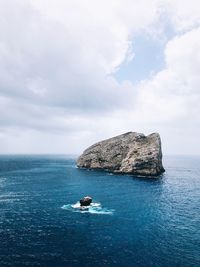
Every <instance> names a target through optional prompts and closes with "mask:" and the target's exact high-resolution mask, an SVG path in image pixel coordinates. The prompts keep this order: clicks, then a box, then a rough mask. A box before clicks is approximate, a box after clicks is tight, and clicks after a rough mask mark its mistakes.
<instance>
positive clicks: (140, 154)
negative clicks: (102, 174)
mask: <svg viewBox="0 0 200 267" xmlns="http://www.w3.org/2000/svg"><path fill="white" fill-rule="evenodd" d="M77 166H78V167H80V168H87V169H102V170H108V171H111V172H114V173H124V174H133V175H139V176H158V175H160V174H161V173H163V172H164V171H165V170H164V168H163V165H162V150H161V140H160V135H159V134H158V133H152V134H150V135H148V136H145V135H144V134H141V133H135V132H128V133H125V134H122V135H119V136H116V137H113V138H110V139H107V140H104V141H101V142H98V143H96V144H94V145H92V146H90V147H89V148H87V149H86V150H85V151H84V152H83V154H82V155H81V156H80V157H79V159H78V161H77Z"/></svg>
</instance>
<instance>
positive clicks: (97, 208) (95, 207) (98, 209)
mask: <svg viewBox="0 0 200 267" xmlns="http://www.w3.org/2000/svg"><path fill="white" fill-rule="evenodd" d="M61 208H62V209H64V210H68V211H72V212H79V213H91V214H105V215H112V214H113V212H114V209H108V208H103V207H102V206H101V203H98V202H96V203H91V204H90V206H87V207H81V206H80V203H79V202H77V203H75V204H67V205H63V206H62V207H61Z"/></svg>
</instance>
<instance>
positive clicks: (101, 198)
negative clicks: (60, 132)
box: [0, 156, 200, 267]
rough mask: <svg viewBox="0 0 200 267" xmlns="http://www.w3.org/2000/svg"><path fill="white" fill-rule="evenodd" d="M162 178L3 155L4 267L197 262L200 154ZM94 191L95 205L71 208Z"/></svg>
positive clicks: (60, 159)
mask: <svg viewBox="0 0 200 267" xmlns="http://www.w3.org/2000/svg"><path fill="white" fill-rule="evenodd" d="M164 166H165V169H166V173H165V174H164V175H163V176H162V177H160V179H158V180H149V179H141V178H140V179H139V178H136V177H132V176H122V175H112V174H109V173H106V172H100V171H87V170H79V169H77V168H76V166H75V160H74V159H70V158H69V157H67V156H0V211H1V212H0V241H1V242H0V266H1V267H5V266H12V267H16V266H19V267H23V266H34V267H35V266H45V267H57V266H59V267H61V266H69V267H70V266H72V267H73V266H80V267H81V266H97V267H98V266H162V267H165V266H166V267H168V266H181V267H182V266H200V158H198V157H181V156H177V157H175V156H174V157H165V158H164ZM85 195H91V196H92V197H93V198H94V203H96V204H95V206H94V207H92V208H90V209H89V210H85V211H80V210H79V209H75V208H73V207H74V206H73V205H74V204H76V202H77V201H78V200H79V199H80V198H81V197H83V196H85Z"/></svg>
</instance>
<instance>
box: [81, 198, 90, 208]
mask: <svg viewBox="0 0 200 267" xmlns="http://www.w3.org/2000/svg"><path fill="white" fill-rule="evenodd" d="M91 203H92V198H91V197H89V196H87V197H84V198H82V199H81V200H80V205H81V206H90V204H91Z"/></svg>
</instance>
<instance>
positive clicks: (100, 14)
mask: <svg viewBox="0 0 200 267" xmlns="http://www.w3.org/2000/svg"><path fill="white" fill-rule="evenodd" d="M199 9H200V4H198V2H197V1H194V0H193V1H190V3H189V2H188V1H185V3H184V4H183V1H179V0H175V1H171V0H163V1H159V0H152V1H149V0H148V1H147V0H141V1H139V2H138V1H130V0H124V1H121V0H115V1H114V0H113V1H112V0H111V1H104V0H103V1H89V0H87V1H81V0H80V1H78V0H75V1H64V0H58V1H55V0H48V1H47V0H32V1H31V0H30V1H25V0H16V1H13V0H7V1H6V2H5V1H3V0H0V21H1V23H0V114H1V117H0V129H1V135H0V145H1V151H0V152H2V153H3V152H22V153H23V152H26V153H28V152H43V153H47V152H55V153H59V152H61V153H73V152H74V153H78V152H80V151H81V150H82V149H83V148H84V147H86V146H87V145H89V144H91V143H93V142H94V141H96V140H98V139H101V138H106V137H109V136H111V135H115V134H118V133H122V132H124V131H130V130H134V131H142V132H143V131H144V132H145V133H149V132H152V131H159V132H160V133H161V135H162V136H163V139H164V143H165V145H164V146H165V149H166V151H167V152H169V153H174V151H173V148H174V138H175V139H176V140H177V142H178V143H177V148H178V151H179V152H181V153H187V152H188V153H192V151H194V153H197V152H198V149H199V147H198V146H197V145H196V146H194V145H192V146H191V145H190V143H188V145H187V146H185V148H182V146H181V145H180V143H181V142H184V143H186V141H187V138H186V136H187V133H188V135H190V136H191V135H192V136H193V140H196V139H197V134H196V127H195V126H196V125H199V123H200V121H199V119H198V116H196V114H198V113H199V112H200V110H199V107H198V103H199V100H200V99H199V84H200V78H199V75H198V70H199V68H200V45H199V44H200V28H199V23H200V15H199V14H200V12H199ZM163 14H165V15H167V17H168V20H167V22H164V23H169V24H170V27H171V28H172V29H173V34H174V35H175V36H174V37H173V39H171V40H167V38H168V37H167V33H166V32H165V30H166V29H165V27H166V25H163V20H162V16H163ZM140 32H143V34H144V33H145V32H148V34H152V35H153V34H155V33H156V34H157V38H158V39H159V38H161V37H162V38H163V36H165V34H166V36H165V42H166V48H165V51H163V53H165V60H166V67H165V68H164V69H163V70H162V71H160V72H158V73H157V74H155V75H154V76H153V77H151V79H149V80H145V81H141V82H140V83H139V84H138V85H137V86H133V84H132V83H131V81H125V80H124V81H123V82H121V83H119V82H118V81H117V80H116V79H115V78H114V73H115V71H116V70H117V69H119V68H120V67H121V64H122V63H123V62H124V61H128V60H130V59H131V60H134V37H135V35H137V34H138V33H140ZM181 138H182V139H181ZM195 138H196V139H195ZM52 140H54V142H52ZM188 140H189V139H188ZM63 143H66V146H65V145H63ZM77 146H78V147H77ZM66 147H67V149H66ZM176 152H177V151H176Z"/></svg>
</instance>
